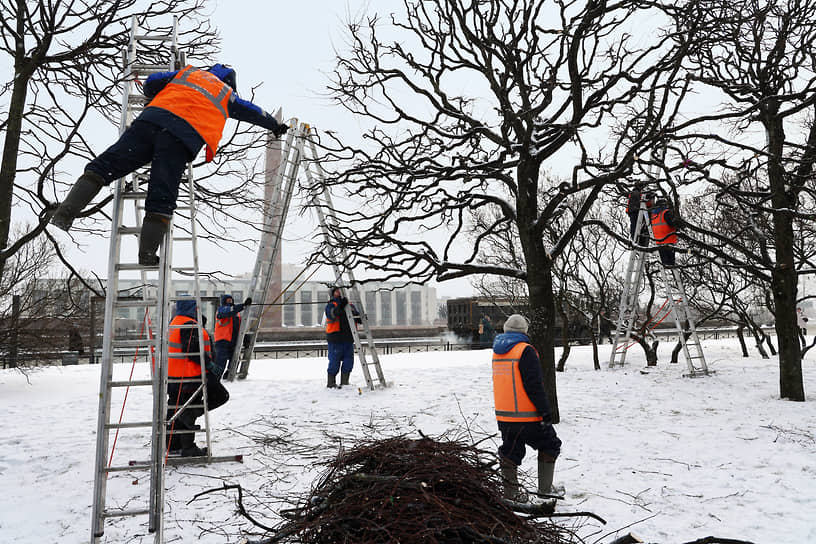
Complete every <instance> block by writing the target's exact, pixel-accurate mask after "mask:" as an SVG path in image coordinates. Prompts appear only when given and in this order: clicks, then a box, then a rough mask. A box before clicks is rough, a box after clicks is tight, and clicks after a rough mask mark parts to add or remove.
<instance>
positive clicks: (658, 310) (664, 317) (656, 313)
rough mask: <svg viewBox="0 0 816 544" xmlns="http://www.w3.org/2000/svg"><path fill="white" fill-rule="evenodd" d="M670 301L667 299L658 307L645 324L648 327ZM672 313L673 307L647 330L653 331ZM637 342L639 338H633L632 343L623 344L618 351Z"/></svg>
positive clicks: (624, 349) (626, 348)
mask: <svg viewBox="0 0 816 544" xmlns="http://www.w3.org/2000/svg"><path fill="white" fill-rule="evenodd" d="M668 302H669V299H666V300H665V302H663V304H662V305H661V306H660V308H658V309H657V311H656V312H655V314H654V315H653V316H652V317H651V318H650V319H649V320H648V321H647V322H646V323H644V325H643V326H644V327H646V326H647V325H649V323H651V322H652V320H654V318H655V317H657V316H658V315H659V314H660V312H661V311H662V310H663V308H664V307H665V306H666V304H668ZM670 313H671V309H669V311H668V312H666V315H664V316H663V317H662V318H660V321H658V322H657V323H655V324H654V325H652V326H651V327H649V328H648V329H646V331H653V330H654V329H655V327H657V326H658V325H660V324H661V323H662V322H663V320H664V319H666V318H667V317H669V314H670ZM635 344H637V340H633V341H632V342H631V343H629V344H627V345H625V346H623V347H622V348H620V349H618V350H617V351H626V350H628V349H629V348H631V347H632V346H634V345H635Z"/></svg>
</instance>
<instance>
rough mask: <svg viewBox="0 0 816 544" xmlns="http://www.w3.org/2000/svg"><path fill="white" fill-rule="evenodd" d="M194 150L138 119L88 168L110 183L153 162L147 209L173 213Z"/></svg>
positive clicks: (154, 126) (160, 128)
mask: <svg viewBox="0 0 816 544" xmlns="http://www.w3.org/2000/svg"><path fill="white" fill-rule="evenodd" d="M192 159H193V157H192V153H190V150H189V149H188V148H187V146H185V145H184V144H183V143H182V141H181V140H179V139H178V138H176V137H175V136H173V135H172V134H171V133H170V132H169V131H168V130H167V129H165V128H162V127H160V126H159V125H154V124H153V123H148V122H147V121H140V120H138V119H136V120H135V121H133V123H132V124H131V125H130V128H128V129H127V130H126V131H125V132H124V133H123V134H122V135H121V136H120V137H119V140H117V141H116V143H115V144H113V145H112V146H110V147H109V148H108V149H107V150H105V151H104V152H103V153H102V154H101V155H99V156H98V157H96V158H95V159H94V160H92V161H91V162H89V163H88V165H87V166H86V167H85V170H89V171H91V172H95V173H97V174H99V175H100V176H102V177H103V178H104V179H105V184H106V185H110V184H111V183H112V182H113V181H114V180H116V179H119V178H122V177H124V176H126V175H127V174H130V173H131V172H133V171H135V170H137V169H138V168H140V167H142V166H144V165H146V164H148V163H150V179H149V180H148V183H147V199H146V200H145V211H147V212H149V213H160V214H163V215H168V216H172V215H173V211H174V210H175V209H176V199H178V193H179V183H180V182H181V175H182V174H183V173H184V169H185V168H186V167H187V163H188V162H190V161H191V160H192Z"/></svg>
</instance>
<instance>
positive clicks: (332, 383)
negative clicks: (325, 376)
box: [326, 374, 337, 389]
mask: <svg viewBox="0 0 816 544" xmlns="http://www.w3.org/2000/svg"><path fill="white" fill-rule="evenodd" d="M326 387H328V388H330V389H337V374H334V375H332V374H329V381H328V382H326Z"/></svg>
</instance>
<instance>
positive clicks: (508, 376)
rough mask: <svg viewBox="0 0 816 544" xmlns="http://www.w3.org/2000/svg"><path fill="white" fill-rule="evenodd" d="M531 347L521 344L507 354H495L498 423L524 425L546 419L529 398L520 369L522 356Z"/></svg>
mask: <svg viewBox="0 0 816 544" xmlns="http://www.w3.org/2000/svg"><path fill="white" fill-rule="evenodd" d="M530 345H531V344H528V343H527V342H519V343H518V344H516V345H515V346H513V348H512V349H511V350H510V351H508V352H507V353H502V354H498V353H493V399H494V401H495V403H496V419H497V420H498V421H508V422H516V423H524V422H531V421H542V420H543V419H544V418H543V417H541V415H540V414H539V413H538V409H537V408H536V407H535V404H533V401H531V400H530V397H528V396H527V391H525V390H524V384H523V383H522V381H521V372H520V371H519V367H518V363H519V359H521V354H522V353H524V349H525V348H526V347H527V346H530Z"/></svg>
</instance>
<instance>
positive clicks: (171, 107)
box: [148, 66, 232, 162]
mask: <svg viewBox="0 0 816 544" xmlns="http://www.w3.org/2000/svg"><path fill="white" fill-rule="evenodd" d="M230 95H232V89H231V88H230V86H229V85H227V84H226V83H224V82H223V81H221V80H220V79H218V78H217V77H216V76H214V75H213V74H211V73H210V72H207V71H205V70H197V69H195V68H193V67H192V66H185V67H184V69H183V70H181V71H180V72H179V73H178V74H176V77H174V78H173V79H171V80H170V82H169V83H168V84H167V85H165V87H164V88H163V89H162V90H161V91H160V92H159V94H157V95H156V96H155V98H153V100H151V101H150V103H149V104H148V107H155V108H162V109H164V110H167V111H169V112H171V113H174V114H175V115H178V116H179V117H181V118H182V119H184V120H185V121H187V122H188V123H190V125H191V126H192V127H193V128H194V129H195V131H196V132H198V134H199V136H201V138H203V139H204V142H205V143H206V144H207V157H206V159H207V162H210V161H211V160H212V159H213V157H214V156H215V153H216V151H218V142H219V141H220V140H221V134H222V133H223V132H224V125H225V124H226V122H227V118H228V117H229V114H228V110H227V106H228V105H229V99H230Z"/></svg>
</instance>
